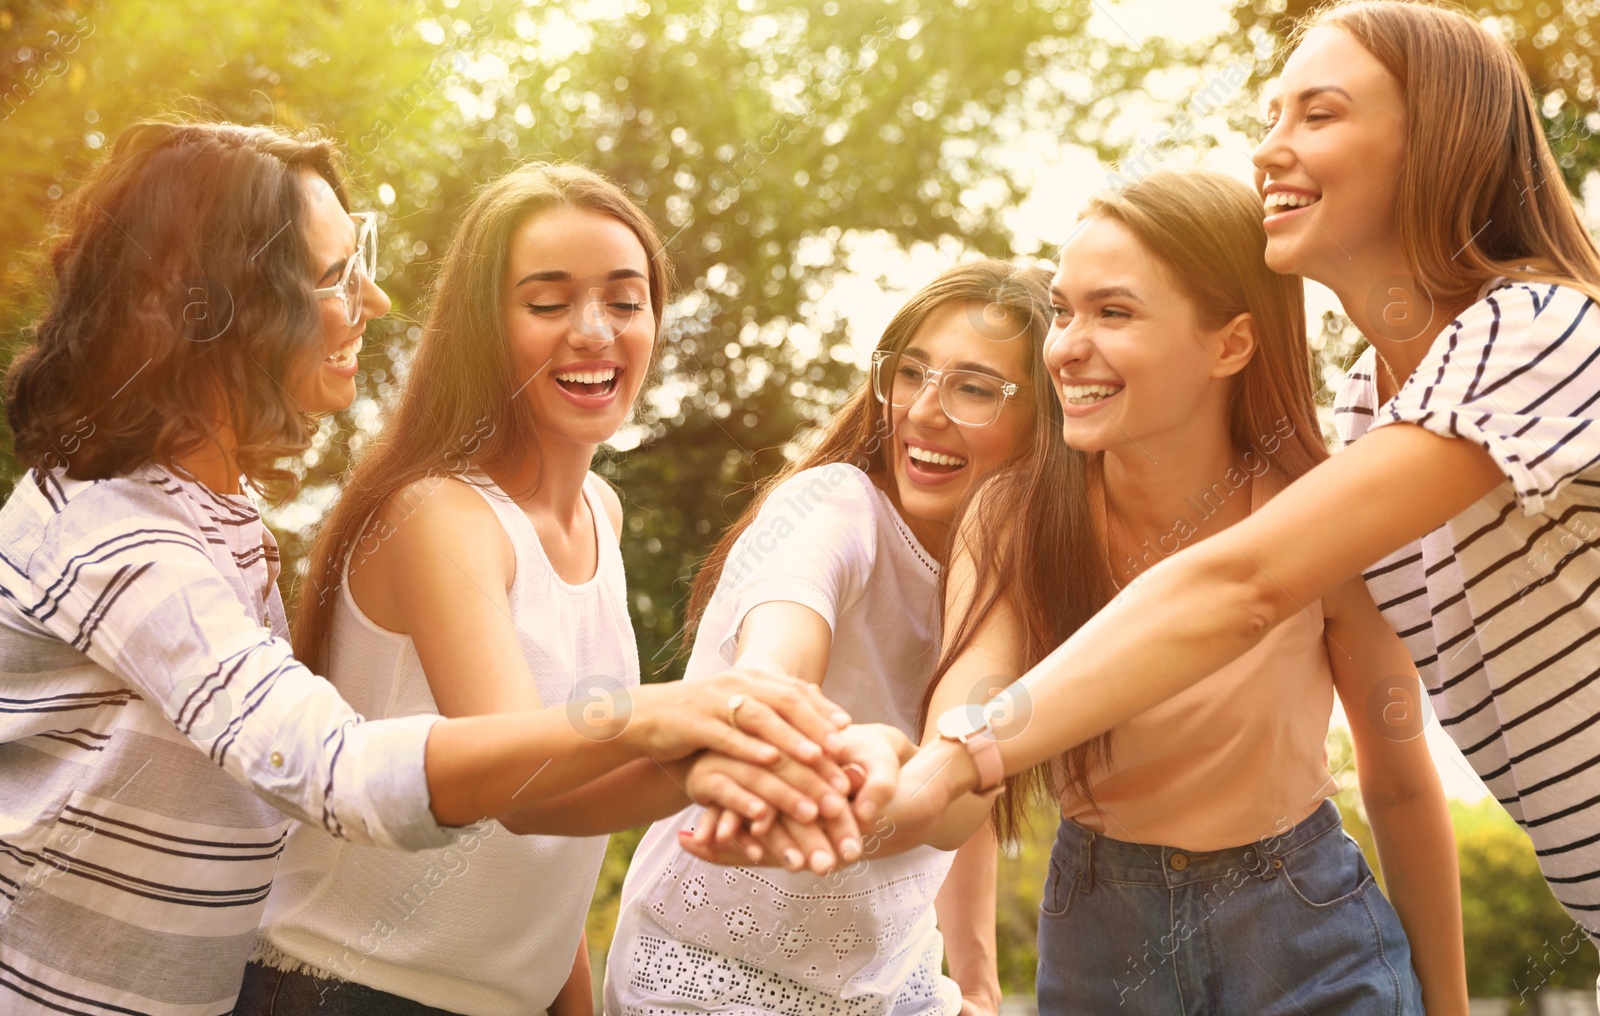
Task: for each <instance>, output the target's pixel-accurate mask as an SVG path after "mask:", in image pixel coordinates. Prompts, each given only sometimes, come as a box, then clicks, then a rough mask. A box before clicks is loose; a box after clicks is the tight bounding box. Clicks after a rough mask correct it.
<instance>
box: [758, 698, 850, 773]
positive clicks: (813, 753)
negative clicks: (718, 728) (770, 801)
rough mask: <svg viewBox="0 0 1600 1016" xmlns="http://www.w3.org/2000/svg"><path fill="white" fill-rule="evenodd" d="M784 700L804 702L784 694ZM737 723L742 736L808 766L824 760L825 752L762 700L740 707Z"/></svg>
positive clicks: (782, 714)
mask: <svg viewBox="0 0 1600 1016" xmlns="http://www.w3.org/2000/svg"><path fill="white" fill-rule="evenodd" d="M766 691H767V693H768V694H771V693H772V691H771V690H770V689H769V690H766ZM784 697H785V698H786V700H787V701H788V702H789V703H797V702H800V701H802V700H801V699H800V697H799V696H798V695H795V694H793V693H792V692H787V691H786V692H784ZM813 715H814V714H813ZM738 719H739V730H740V732H741V733H745V734H749V735H750V736H752V737H759V738H760V739H761V740H763V741H765V742H767V743H768V744H770V745H772V746H773V747H774V748H777V749H778V750H779V751H781V752H783V753H784V754H785V755H788V756H790V757H792V758H796V759H799V760H800V761H801V762H804V763H806V764H807V765H809V764H811V763H813V762H815V761H817V760H818V759H820V758H822V755H823V752H822V748H821V747H819V746H818V744H817V742H816V741H814V740H812V739H811V738H810V737H808V736H807V735H806V734H804V733H802V732H801V731H800V730H799V729H797V728H796V727H795V726H794V725H793V724H791V723H790V722H789V720H788V718H787V716H786V715H785V714H784V713H782V712H779V711H778V710H777V709H774V708H773V707H772V706H770V705H768V704H767V703H766V702H765V701H763V700H762V699H758V698H752V699H748V700H747V701H746V702H745V703H744V705H743V706H742V707H740V709H739V716H738ZM832 736H834V737H838V736H839V735H837V734H834V735H832Z"/></svg>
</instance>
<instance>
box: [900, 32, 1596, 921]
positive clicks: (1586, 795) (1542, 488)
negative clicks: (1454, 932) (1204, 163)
mask: <svg viewBox="0 0 1600 1016" xmlns="http://www.w3.org/2000/svg"><path fill="white" fill-rule="evenodd" d="M1254 160H1255V164H1256V167H1257V182H1258V186H1259V190H1260V192H1261V194H1262V198H1263V211H1264V216H1265V226H1266V230H1267V235H1268V245H1267V262H1268V264H1269V265H1270V266H1271V267H1272V268H1274V269H1276V270H1278V271H1282V272H1292V273H1296V274H1300V275H1303V276H1305V277H1307V278H1311V279H1314V280H1316V281H1318V282H1321V283H1323V284H1324V285H1326V286H1328V287H1329V288H1330V289H1332V290H1333V291H1334V292H1335V293H1336V294H1337V295H1338V296H1339V298H1340V300H1341V302H1342V303H1343V305H1344V311H1345V313H1346V315H1348V316H1349V318H1350V319H1351V321H1352V322H1353V323H1354V324H1355V325H1356V327H1358V328H1359V329H1360V330H1361V331H1362V333H1363V334H1365V335H1366V336H1367V337H1368V338H1369V339H1370V340H1371V342H1372V348H1371V349H1370V350H1369V351H1368V352H1367V353H1366V354H1365V355H1364V356H1363V358H1362V360H1361V361H1360V362H1359V363H1358V364H1357V367H1356V369H1355V370H1354V371H1353V372H1352V374H1351V375H1350V378H1349V382H1348V384H1347V385H1346V387H1345V389H1344V391H1343V392H1341V394H1340V397H1339V400H1338V407H1337V410H1336V415H1337V418H1338V420H1339V426H1340V429H1341V431H1342V432H1343V434H1344V436H1345V437H1346V438H1348V439H1352V440H1354V439H1356V438H1359V440H1354V443H1353V444H1352V445H1351V446H1350V447H1349V448H1348V449H1346V450H1345V451H1343V452H1341V453H1339V454H1337V455H1335V456H1333V457H1332V458H1331V459H1330V460H1328V461H1327V462H1325V463H1323V464H1321V465H1319V466H1317V467H1316V468H1315V469H1312V470H1311V471H1310V472H1308V473H1307V474H1306V475H1305V476H1303V477H1301V478H1300V479H1298V480H1296V481H1295V482H1294V483H1292V484H1290V485H1289V486H1288V487H1287V488H1286V489H1285V490H1284V491H1283V492H1282V493H1281V494H1279V495H1278V496H1277V497H1275V498H1273V499H1272V501H1271V502H1270V503H1268V504H1267V505H1265V506H1263V507H1262V508H1261V510H1260V511H1258V512H1256V513H1255V514H1253V515H1251V516H1250V517H1249V518H1248V519H1245V520H1243V521H1241V522H1240V523H1239V524H1237V525H1235V526H1233V527H1231V528H1229V529H1228V530H1227V531H1225V532H1223V533H1220V534H1218V535H1217V536H1215V537H1212V538H1210V539H1208V540H1206V541H1204V542H1203V543H1200V544H1198V545H1196V546H1194V547H1192V548H1189V549H1187V550H1186V551H1184V552H1181V553H1178V554H1175V555H1173V556H1172V557H1171V558H1169V559H1167V560H1164V561H1162V562H1160V563H1158V564H1156V565H1155V566H1154V567H1152V568H1151V569H1150V570H1149V571H1148V572H1146V573H1145V578H1144V581H1143V582H1141V583H1140V584H1139V585H1137V586H1136V587H1133V588H1130V589H1129V590H1127V591H1125V592H1124V593H1123V594H1122V595H1120V596H1119V597H1117V599H1116V600H1115V601H1113V602H1112V603H1111V604H1109V605H1108V606H1106V607H1105V608H1104V609H1103V610H1101V611H1100V612H1099V614H1097V615H1096V616H1095V617H1094V618H1093V619H1092V620H1091V621H1090V622H1089V623H1088V624H1086V625H1084V626H1083V627H1082V628H1081V629H1080V630H1079V631H1078V632H1077V634H1076V635H1074V636H1073V637H1072V638H1071V639H1070V640H1068V641H1067V642H1066V643H1064V644H1063V645H1062V646H1061V647H1060V648H1059V649H1057V650H1056V651H1055V652H1053V653H1052V654H1051V655H1049V656H1048V657H1046V658H1045V660H1044V661H1043V662H1041V663H1040V664H1039V665H1038V666H1037V667H1035V668H1034V669H1033V670H1031V671H1030V672H1029V673H1028V674H1026V675H1024V676H1023V677H1022V678H1021V679H1020V680H1019V681H1018V682H1016V683H1015V684H1014V685H1012V687H1011V688H1010V689H1008V691H1007V693H1005V695H1003V696H1002V700H1003V701H1002V702H997V703H996V704H995V705H994V706H993V707H992V710H991V711H992V712H993V713H994V714H995V716H996V719H995V720H994V722H993V724H992V727H991V730H992V732H993V733H994V734H995V735H996V737H997V739H998V746H999V753H1000V755H1001V757H1002V758H1003V760H1004V769H1005V771H1007V772H1017V771H1020V770H1022V769H1025V768H1026V767H1028V766H1031V765H1034V764H1036V763H1038V762H1039V761H1041V760H1043V759H1046V758H1049V757H1051V756H1054V755H1056V754H1058V753H1059V752H1061V751H1063V750H1065V749H1067V748H1069V747H1071V746H1073V745H1077V744H1081V743H1083V742H1085V741H1088V740H1090V739H1091V738H1093V737H1095V736H1096V735H1098V734H1100V733H1102V732H1104V731H1106V730H1108V729H1110V728H1111V727H1112V726H1114V725H1116V724H1118V723H1120V722H1122V721H1124V720H1126V719H1127V718H1128V717H1130V716H1133V715H1135V714H1137V713H1140V712H1142V711H1144V710H1145V709H1148V708H1149V707H1151V706H1152V705H1154V704H1156V703H1158V702H1161V701H1164V700H1165V699H1167V698H1170V697H1171V696H1173V695H1175V694H1177V693H1178V692H1180V691H1182V690H1183V689H1184V688H1187V687H1188V686H1190V685H1192V684H1194V683H1195V682H1196V681H1198V680H1200V679H1201V678H1203V677H1204V676H1205V675H1207V674H1209V673H1211V672H1212V671H1214V670H1216V669H1217V668H1218V667H1220V666H1222V665H1223V664H1226V663H1228V662H1229V661H1231V660H1234V659H1236V658H1237V657H1239V656H1240V655H1241V654H1243V653H1244V652H1246V651H1247V650H1249V649H1250V648H1251V647H1252V646H1254V645H1256V644H1257V643H1259V642H1260V641H1261V640H1262V639H1263V638H1264V637H1265V635H1266V634H1267V633H1268V632H1269V631H1271V630H1272V629H1273V628H1274V627H1275V626H1276V625H1277V624H1279V623H1280V622H1282V621H1283V620H1285V619H1286V618H1289V617H1291V616H1293V615H1295V614H1296V613H1297V612H1298V611H1299V610H1300V609H1301V605H1302V604H1306V603H1309V602H1312V601H1315V600H1317V599H1319V598H1320V597H1322V596H1323V595H1324V594H1325V593H1326V592H1327V591H1328V590H1329V589H1331V588H1333V587H1334V586H1336V585H1337V584H1339V583H1340V582H1341V581H1343V580H1345V579H1346V578H1348V577H1350V576H1353V575H1357V574H1362V573H1364V574H1365V577H1366V580H1367V583H1368V587H1369V589H1370V590H1371V592H1372V594H1373V599H1374V601H1376V603H1377V604H1378V606H1379V607H1380V609H1381V610H1382V611H1383V614H1384V616H1385V618H1386V619H1387V620H1388V622H1389V623H1390V625H1391V626H1393V627H1394V628H1395V629H1396V630H1397V631H1398V632H1399V634H1400V635H1401V636H1402V637H1403V638H1404V640H1405V642H1406V644H1407V646H1408V648H1409V650H1410V652H1411V655H1412V658H1413V660H1414V661H1415V663H1416V665H1417V669H1418V670H1419V671H1420V673H1421V675H1422V678H1423V681H1424V682H1425V684H1426V685H1427V687H1428V690H1429V692H1430V694H1431V695H1432V700H1433V705H1434V708H1435V710H1436V711H1437V713H1438V715H1439V717H1440V720H1441V722H1442V723H1443V725H1444V727H1445V729H1446V730H1447V731H1448V732H1449V733H1450V735H1451V736H1452V738H1454V739H1455V741H1456V743H1457V744H1458V745H1460V747H1461V749H1462V750H1463V752H1465V753H1466V755H1467V758H1468V759H1469V761H1470V762H1471V763H1472V765H1473V767H1474V768H1475V769H1476V770H1477V772H1478V773H1479V774H1480V775H1481V776H1482V777H1483V779H1484V781H1485V782H1486V783H1487V784H1488V786H1489V787H1490V789H1491V790H1492V791H1493V792H1494V794H1495V796H1496V798H1498V799H1499V801H1500V802H1501V803H1502V804H1503V805H1504V806H1505V808H1506V809H1507V811H1509V812H1510V813H1511V815H1512V816H1513V817H1514V818H1516V820H1517V821H1518V822H1519V823H1520V824H1521V825H1522V826H1523V828H1524V829H1525V830H1527V832H1528V834H1529V835H1530V837H1531V838H1532V839H1533V842H1534V846H1535V847H1536V849H1537V853H1538V857H1539V863H1540V865H1541V866H1542V868H1543V870H1544V873H1545V877H1546V879H1547V881H1548V882H1549V884H1550V888H1551V889H1552V891H1553V892H1554V893H1555V895H1556V898H1557V899H1559V900H1560V901H1561V903H1562V904H1563V906H1565V907H1566V909H1567V912H1568V914H1569V915H1570V917H1571V918H1572V920H1573V922H1574V925H1575V928H1574V932H1573V934H1574V935H1575V936H1578V937H1581V936H1582V935H1584V934H1587V935H1588V936H1590V937H1591V938H1595V937H1596V936H1597V933H1600V797H1597V795H1596V792H1595V788H1596V786H1597V785H1600V783H1597V780H1600V670H1597V668H1596V666H1595V663H1594V661H1595V659H1596V658H1597V656H1600V596H1597V595H1596V593H1597V591H1600V547H1597V541H1596V535H1597V524H1600V503H1597V495H1600V421H1597V420H1596V417H1597V415H1600V310H1597V309H1596V307H1595V299H1596V297H1600V253H1597V251H1596V247H1595V243H1594V240H1593V238H1592V237H1591V236H1590V235H1589V234H1588V232H1587V231H1586V230H1585V228H1584V226H1583V223H1582V221H1581V220H1580V218H1579V215H1578V212H1577V210H1576V209H1575V208H1574V206H1573V203H1572V201H1571V199H1570V198H1569V196H1568V195H1567V193H1566V191H1565V190H1564V188H1563V186H1562V179H1561V174H1560V171H1559V169H1558V167H1557V165H1556V162H1555V160H1554V158H1553V157H1552V155H1551V152H1550V148H1549V145H1548V143H1547V142H1546V140H1545V138H1544V136H1543V134H1542V133H1541V130H1540V124H1539V117H1538V112H1537V106H1536V105H1535V102H1534V99H1533V95H1532V93H1531V91H1530V89H1529V86H1528V80H1527V76H1526V74H1525V72H1524V71H1523V70H1522V68H1521V66H1520V65H1519V64H1518V63H1517V60H1516V57H1515V56H1514V55H1513V53H1512V52H1511V51H1510V49H1509V48H1507V47H1506V46H1505V45H1504V44H1503V43H1501V42H1500V41H1498V40H1496V39H1495V38H1493V37H1492V36H1490V35H1489V34H1488V33H1487V32H1486V31H1485V30H1484V29H1483V27H1482V26H1481V25H1479V24H1478V23H1476V22H1475V21H1473V20H1471V19H1470V18H1467V17H1465V16H1463V15H1460V14H1457V13H1454V12H1451V11H1447V10H1443V9H1440V8H1435V7H1430V6H1424V5H1422V4H1412V3H1399V2H1369V3H1346V4H1341V5H1337V6H1334V7H1332V8H1330V9H1328V10H1326V11H1324V12H1323V13H1321V14H1319V15H1318V16H1317V18H1316V19H1315V20H1314V21H1312V22H1311V24H1310V25H1309V26H1308V29H1307V30H1306V31H1305V32H1304V33H1303V35H1302V36H1301V37H1300V41H1299V45H1298V47H1297V49H1296V50H1295V52H1294V54H1293V55H1292V56H1291V57H1290V59H1289V61H1288V63H1287V64H1286V66H1285V68H1284V71H1283V76H1282V79H1281V86H1280V89H1279V92H1278V95H1277V96H1276V97H1275V98H1273V99H1272V101H1271V104H1270V107H1269V124H1268V129H1267V133H1266V136H1265V138H1264V139H1263V140H1262V142H1261V145H1260V147H1259V148H1257V150H1256V152H1255V155H1254ZM1103 411H1104V412H1105V413H1107V414H1109V415H1111V416H1112V417H1113V418H1115V415H1116V414H1117V413H1118V412H1119V411H1120V410H1119V407H1118V406H1117V405H1116V400H1115V399H1110V400H1107V401H1106V402H1105V404H1104V406H1103ZM1002 704H1005V705H1009V706H1010V708H1009V709H1008V710H1001V709H1000V708H999V706H1000V705H1002ZM1023 705H1026V708H1019V707H1021V706H1023ZM1387 705H1389V703H1388V702H1387V701H1386V700H1382V699H1380V700H1375V701H1374V702H1372V703H1369V706H1370V707H1371V708H1375V709H1378V710H1380V711H1381V710H1382V709H1384V708H1385V707H1386V706H1387ZM1002 712H1005V713H1006V714H1007V715H1006V717H1005V722H1002V720H1001V719H1000V718H999V717H1000V714H1001V713H1002ZM969 755H970V752H969V750H968V748H967V747H966V746H964V745H962V744H959V743H955V742H951V741H947V742H945V743H943V744H939V745H935V746H933V747H932V748H930V749H924V751H923V752H921V753H919V755H918V757H917V758H915V759H913V760H912V762H910V763H908V764H907V766H906V767H905V768H904V769H903V770H902V773H901V785H902V787H903V788H905V791H904V793H903V795H901V796H900V797H898V798H897V801H896V803H895V804H894V805H893V806H892V807H891V814H895V815H898V817H899V822H900V826H901V828H907V829H916V828H925V827H928V826H929V825H930V824H931V823H932V822H933V821H934V820H935V816H936V815H938V814H939V813H941V812H942V811H943V810H944V807H945V806H946V805H947V803H948V802H949V801H951V800H952V799H953V798H956V797H959V796H961V795H962V794H964V793H966V792H969V791H971V790H972V789H973V788H975V787H977V786H979V784H980V779H979V776H978V771H979V770H978V768H977V766H976V765H975V764H974V763H973V762H970V761H968V760H967V759H968V757H969ZM930 773H931V774H933V775H932V776H931V777H930V775H929V774H930ZM924 784H926V787H925V789H924V790H923V792H921V793H913V791H914V790H916V789H917V788H919V787H923V786H924ZM910 838H914V837H910Z"/></svg>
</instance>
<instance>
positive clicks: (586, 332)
mask: <svg viewBox="0 0 1600 1016" xmlns="http://www.w3.org/2000/svg"><path fill="white" fill-rule="evenodd" d="M567 319H568V322H569V323H570V324H571V325H572V333H573V337H574V339H575V340H577V341H576V342H575V344H579V345H583V346H585V347H588V348H604V347H606V346H609V345H611V343H613V342H615V341H616V338H617V333H618V332H620V331H621V330H622V328H623V326H624V322H622V321H619V320H618V318H617V315H615V314H613V313H612V312H611V308H610V307H608V306H607V305H606V302H605V293H604V292H603V291H601V290H591V291H589V292H586V293H582V294H581V295H579V296H578V297H577V299H575V300H574V301H573V302H572V308H571V310H570V311H569V312H568V314H567Z"/></svg>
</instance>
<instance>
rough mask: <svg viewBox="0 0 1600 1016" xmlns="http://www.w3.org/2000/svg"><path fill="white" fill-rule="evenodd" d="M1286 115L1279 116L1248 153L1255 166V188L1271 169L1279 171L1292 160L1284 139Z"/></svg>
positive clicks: (1258, 186)
mask: <svg viewBox="0 0 1600 1016" xmlns="http://www.w3.org/2000/svg"><path fill="white" fill-rule="evenodd" d="M1287 119H1288V117H1279V118H1278V122H1277V123H1275V124H1273V125H1272V129H1271V130H1269V131H1267V133H1266V135H1265V136H1263V137H1262V139H1261V143H1260V144H1258V145H1256V148H1255V151H1253V152H1251V153H1250V161H1251V162H1253V163H1255V167H1256V189H1257V190H1260V189H1261V185H1262V184H1263V183H1264V182H1265V179H1266V176H1267V174H1269V173H1272V172H1273V171H1279V172H1281V171H1282V170H1284V169H1287V168H1288V167H1289V166H1290V164H1292V163H1293V162H1294V154H1293V153H1292V152H1291V151H1290V150H1289V146H1288V144H1287V143H1286V142H1285V140H1284V130H1285V128H1284V121H1286V120H1287Z"/></svg>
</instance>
